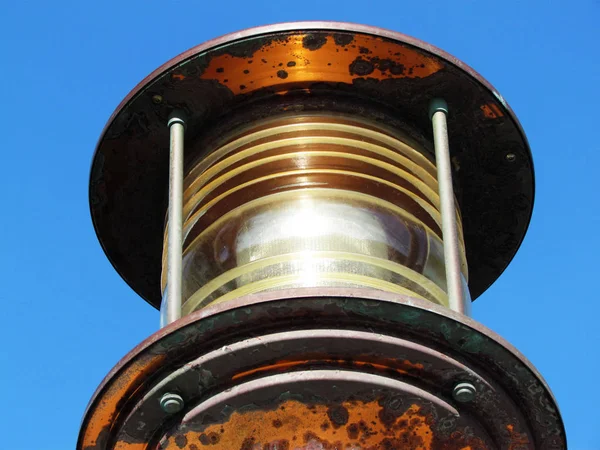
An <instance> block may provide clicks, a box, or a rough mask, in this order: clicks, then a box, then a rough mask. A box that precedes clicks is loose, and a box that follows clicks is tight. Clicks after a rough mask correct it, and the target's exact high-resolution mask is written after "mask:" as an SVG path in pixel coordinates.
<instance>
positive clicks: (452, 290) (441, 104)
mask: <svg viewBox="0 0 600 450" xmlns="http://www.w3.org/2000/svg"><path fill="white" fill-rule="evenodd" d="M429 113H430V116H431V122H432V125H433V142H434V145H435V160H436V166H437V175H438V186H439V194H440V210H441V215H442V236H443V241H444V263H445V265H446V285H447V289H448V301H449V306H450V309H452V310H453V311H456V312H459V313H461V314H467V313H468V307H467V305H466V302H465V293H464V291H463V283H462V274H461V267H460V266H461V261H460V251H459V243H458V229H457V224H456V207H455V204H454V189H453V187H452V165H451V162H450V147H449V144H448V125H447V123H446V114H448V105H447V104H446V102H445V101H444V100H442V99H434V100H432V102H431V104H430V107H429Z"/></svg>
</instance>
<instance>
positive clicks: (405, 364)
mask: <svg viewBox="0 0 600 450" xmlns="http://www.w3.org/2000/svg"><path fill="white" fill-rule="evenodd" d="M359 358H362V356H357V360H355V361H348V360H344V359H327V358H323V359H307V360H297V361H277V362H275V363H273V364H269V365H266V366H262V367H259V368H257V369H251V370H248V371H246V372H240V373H238V374H235V375H234V376H233V377H232V378H231V379H232V380H234V381H235V380H239V379H241V378H246V377H249V376H254V375H257V374H260V373H265V372H272V371H277V372H284V371H286V370H288V369H291V368H295V367H300V366H304V365H309V366H310V365H312V364H315V363H319V362H321V363H327V364H332V365H340V366H348V365H350V366H354V367H360V368H371V369H375V370H378V371H382V372H387V371H393V372H396V373H398V374H400V375H406V374H408V373H409V372H415V371H420V370H423V368H424V366H423V364H421V363H413V362H411V361H409V360H406V359H403V360H388V361H383V362H384V363H385V364H382V363H381V362H379V363H376V362H371V361H361V360H359ZM365 359H366V357H365Z"/></svg>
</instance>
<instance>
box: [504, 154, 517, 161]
mask: <svg viewBox="0 0 600 450" xmlns="http://www.w3.org/2000/svg"><path fill="white" fill-rule="evenodd" d="M504 158H505V159H506V160H507V161H508V162H514V161H516V160H517V155H515V154H514V153H507V154H506V155H505V156H504Z"/></svg>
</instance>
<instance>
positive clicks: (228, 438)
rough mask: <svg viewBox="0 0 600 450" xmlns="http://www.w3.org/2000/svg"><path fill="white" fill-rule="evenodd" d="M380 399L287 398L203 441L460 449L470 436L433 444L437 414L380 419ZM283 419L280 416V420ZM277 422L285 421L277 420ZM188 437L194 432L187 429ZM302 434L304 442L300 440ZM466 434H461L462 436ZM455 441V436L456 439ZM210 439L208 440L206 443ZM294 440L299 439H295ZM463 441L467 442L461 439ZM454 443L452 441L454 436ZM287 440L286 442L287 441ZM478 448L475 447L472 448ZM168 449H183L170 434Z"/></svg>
mask: <svg viewBox="0 0 600 450" xmlns="http://www.w3.org/2000/svg"><path fill="white" fill-rule="evenodd" d="M380 403H381V402H380V401H377V400H373V401H370V402H367V401H348V402H344V403H342V404H340V405H330V406H328V405H320V404H316V405H315V404H311V405H307V404H304V403H301V402H298V401H296V400H288V401H286V402H284V403H282V404H281V405H280V406H279V407H278V408H277V409H274V410H273V409H267V410H251V411H244V412H238V411H235V412H233V413H232V414H231V415H230V416H229V419H228V420H227V422H225V423H223V424H214V425H208V426H207V427H206V428H205V430H204V433H203V435H205V436H209V435H210V433H216V432H217V431H218V430H220V429H221V428H223V429H224V433H222V434H221V436H220V440H219V441H218V442H217V443H216V444H213V443H210V444H208V440H207V439H206V438H205V439H204V440H203V439H202V438H201V442H202V443H203V445H210V446H211V448H212V449H213V450H237V449H240V450H264V449H278V450H279V449H290V450H291V449H292V448H293V449H303V450H308V449H321V450H324V449H331V450H333V449H346V448H348V449H365V450H367V449H372V450H375V449H406V450H433V449H438V448H440V449H446V448H447V449H452V450H455V449H461V448H465V449H466V448H468V447H467V445H471V443H470V442H468V443H466V444H465V445H462V447H459V446H456V445H449V446H448V447H444V446H439V447H436V446H435V445H434V444H435V442H434V432H433V429H432V428H431V425H430V424H431V423H432V418H431V417H429V416H428V415H427V414H425V413H424V412H423V411H422V410H421V407H420V406H418V405H410V406H409V407H408V408H407V409H406V410H405V411H400V412H398V413H396V414H395V420H393V421H390V422H389V423H388V424H386V425H384V424H382V423H381V422H380V421H379V412H380V411H381V410H382V409H384V406H382V405H381V404H380ZM329 420H332V421H333V420H335V421H336V423H337V424H342V423H343V424H344V425H346V424H348V425H347V427H346V428H345V430H344V432H342V433H340V432H339V428H336V427H331V426H327V427H326V426H323V425H324V424H326V423H327V424H328V423H329ZM278 421H279V422H278ZM275 424H277V425H279V424H281V426H275ZM187 434H188V441H189V440H190V439H191V438H193V436H194V434H193V433H192V432H188V433H187ZM299 436H301V441H303V444H299V443H297V442H298V441H297V440H298V437H299ZM461 439H462V438H461ZM450 441H452V442H454V444H456V442H455V441H454V440H453V439H450ZM204 442H207V444H204ZM291 442H294V444H290V443H291ZM460 442H463V441H462V440H461V441H460ZM450 444H451V442H450ZM286 446H287V447H286ZM475 449H477V450H479V449H478V447H474V448H473V449H472V450H475ZM164 450H178V449H177V448H176V447H173V444H172V441H171V440H169V441H168V443H167V446H166V447H165V448H164Z"/></svg>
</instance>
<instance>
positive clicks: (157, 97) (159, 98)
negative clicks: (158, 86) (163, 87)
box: [152, 94, 163, 105]
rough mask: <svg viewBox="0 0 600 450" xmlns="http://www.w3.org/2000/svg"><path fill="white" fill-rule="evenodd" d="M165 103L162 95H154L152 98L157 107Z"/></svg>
mask: <svg viewBox="0 0 600 450" xmlns="http://www.w3.org/2000/svg"><path fill="white" fill-rule="evenodd" d="M162 101H163V98H162V95H158V94H157V95H153V96H152V103H154V104H155V105H159V104H161V103H162Z"/></svg>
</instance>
